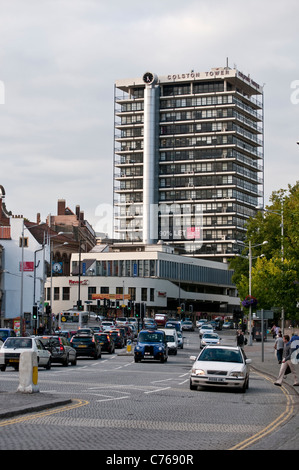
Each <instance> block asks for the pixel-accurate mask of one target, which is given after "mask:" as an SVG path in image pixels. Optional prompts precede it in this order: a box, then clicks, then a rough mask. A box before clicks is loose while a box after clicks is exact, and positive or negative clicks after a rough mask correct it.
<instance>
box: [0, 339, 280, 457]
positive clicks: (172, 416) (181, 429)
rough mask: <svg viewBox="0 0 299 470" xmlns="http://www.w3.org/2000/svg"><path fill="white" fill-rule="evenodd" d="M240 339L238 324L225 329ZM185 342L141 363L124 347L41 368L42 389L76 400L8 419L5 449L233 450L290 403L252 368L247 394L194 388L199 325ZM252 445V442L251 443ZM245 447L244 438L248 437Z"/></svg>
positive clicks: (12, 377) (12, 382)
mask: <svg viewBox="0 0 299 470" xmlns="http://www.w3.org/2000/svg"><path fill="white" fill-rule="evenodd" d="M220 335H221V336H222V337H223V340H224V342H225V343H226V344H235V332H234V331H223V332H220ZM184 336H185V345H184V349H182V350H179V352H178V354H177V355H176V356H169V359H168V361H167V362H166V363H164V364H161V363H156V362H142V363H135V362H134V357H133V356H132V355H130V354H127V352H126V350H123V351H122V352H123V353H124V354H120V353H121V351H120V350H116V354H112V355H109V354H105V353H103V354H102V358H101V359H99V360H97V361H95V360H93V359H90V358H79V359H78V363H77V366H69V367H68V368H65V367H62V366H60V365H53V366H52V369H51V370H50V371H47V370H44V369H40V370H39V387H40V393H46V392H49V393H51V394H57V395H59V396H61V397H67V398H69V397H71V398H72V400H73V403H74V404H76V406H73V407H68V406H66V407H61V408H57V409H54V410H48V411H47V412H44V413H35V414H33V415H24V416H21V417H19V419H17V420H6V421H5V420H4V421H2V423H1V428H0V449H1V450H4V449H7V450H105V451H114V452H117V451H118V450H119V451H124V450H126V451H130V450H132V451H133V450H134V451H136V450H138V451H140V452H142V451H152V452H154V451H156V450H159V451H164V452H165V451H169V452H170V451H175V452H176V453H178V454H180V452H181V454H182V455H183V454H185V453H186V452H188V451H190V452H194V451H198V450H229V449H233V448H234V447H235V446H238V445H240V443H245V442H246V440H247V439H249V438H251V437H252V436H256V440H255V443H256V442H260V441H261V439H259V438H258V435H259V433H261V431H262V430H263V429H265V428H266V427H267V426H269V425H270V424H271V423H273V422H274V421H275V420H276V419H277V418H278V417H279V416H281V415H282V414H283V413H284V411H285V408H286V398H285V397H284V396H283V394H282V393H281V390H279V389H278V387H273V385H272V383H270V382H269V381H267V380H266V379H265V377H263V376H261V375H260V374H257V373H255V372H252V373H251V376H250V384H249V390H247V392H246V393H245V394H240V393H236V392H234V391H231V390H223V389H217V390H216V389H211V390H204V391H191V390H190V389H189V373H190V368H191V365H192V361H191V360H190V355H195V354H196V353H197V352H198V351H199V338H198V332H197V331H195V332H185V333H184ZM17 381H18V373H17V372H15V371H14V370H13V369H12V368H7V370H6V372H5V373H2V374H1V386H2V390H3V389H5V390H8V391H9V390H12V389H13V388H15V387H16V383H17ZM247 447H248V448H250V444H249V445H248V446H247ZM245 448H246V445H245Z"/></svg>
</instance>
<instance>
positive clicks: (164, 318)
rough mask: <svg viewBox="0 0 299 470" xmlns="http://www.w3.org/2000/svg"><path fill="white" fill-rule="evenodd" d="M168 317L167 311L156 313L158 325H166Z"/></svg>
mask: <svg viewBox="0 0 299 470" xmlns="http://www.w3.org/2000/svg"><path fill="white" fill-rule="evenodd" d="M167 319H168V315H167V314H165V313H156V315H155V319H154V320H155V322H156V323H157V326H158V327H159V326H162V327H164V326H165V324H166V322H167Z"/></svg>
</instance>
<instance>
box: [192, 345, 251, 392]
mask: <svg viewBox="0 0 299 470" xmlns="http://www.w3.org/2000/svg"><path fill="white" fill-rule="evenodd" d="M190 359H192V360H194V361H195V362H194V364H193V366H192V369H191V375H190V389H191V390H196V389H197V387H198V386H201V387H211V386H213V387H219V386H224V387H232V388H234V389H236V390H240V391H242V392H245V391H246V389H247V388H248V386H249V367H248V366H249V364H250V363H251V359H247V358H246V355H245V353H244V351H243V350H242V349H241V348H240V347H239V346H206V347H205V348H204V349H202V351H201V352H200V353H199V356H198V357H197V358H196V357H195V356H191V357H190Z"/></svg>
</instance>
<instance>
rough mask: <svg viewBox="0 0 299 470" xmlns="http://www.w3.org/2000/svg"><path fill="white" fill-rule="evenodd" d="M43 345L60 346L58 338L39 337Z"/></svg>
mask: <svg viewBox="0 0 299 470" xmlns="http://www.w3.org/2000/svg"><path fill="white" fill-rule="evenodd" d="M39 339H40V341H41V342H42V343H43V345H44V346H45V347H50V346H58V347H59V346H60V342H59V338H47V337H45V338H39Z"/></svg>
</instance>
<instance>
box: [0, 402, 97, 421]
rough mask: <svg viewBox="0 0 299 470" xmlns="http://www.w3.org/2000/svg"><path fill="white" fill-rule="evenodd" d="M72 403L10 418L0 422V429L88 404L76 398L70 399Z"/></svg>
mask: <svg viewBox="0 0 299 470" xmlns="http://www.w3.org/2000/svg"><path fill="white" fill-rule="evenodd" d="M72 401H74V403H71V404H69V405H66V406H58V407H57V408H55V409H54V408H52V409H48V410H46V411H43V412H40V411H38V412H36V413H34V414H28V415H27V414H26V415H22V416H18V417H15V418H12V419H7V420H5V421H1V422H0V427H4V426H9V425H11V424H17V423H22V422H24V421H29V420H30V419H36V418H43V417H44V416H49V415H52V414H54V413H61V412H62V411H70V410H74V409H75V408H79V407H80V406H85V405H88V404H89V402H88V401H86V400H79V399H77V398H75V399H72Z"/></svg>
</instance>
